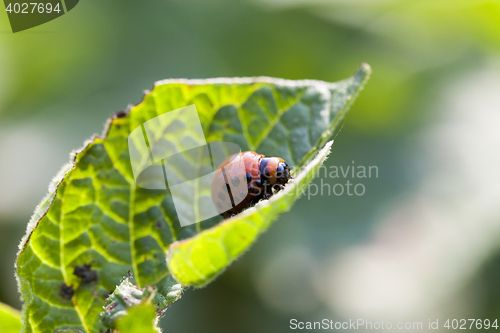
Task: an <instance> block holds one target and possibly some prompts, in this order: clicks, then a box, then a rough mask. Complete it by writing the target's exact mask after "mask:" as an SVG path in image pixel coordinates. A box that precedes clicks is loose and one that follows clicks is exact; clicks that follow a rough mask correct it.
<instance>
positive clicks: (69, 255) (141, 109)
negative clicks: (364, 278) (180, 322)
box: [16, 64, 370, 333]
mask: <svg viewBox="0 0 500 333" xmlns="http://www.w3.org/2000/svg"><path fill="white" fill-rule="evenodd" d="M369 74H370V67H369V66H368V65H366V64H362V65H361V66H360V68H359V69H358V70H357V71H356V73H355V74H354V75H353V76H352V77H350V78H348V79H346V80H344V81H341V82H338V83H326V82H321V81H312V80H303V81H288V80H282V79H273V78H266V77H258V78H236V79H227V78H221V79H206V80H166V81H160V82H158V83H156V85H155V86H154V88H153V89H152V90H151V91H149V92H147V93H146V95H145V97H144V100H143V101H142V102H141V103H140V104H138V105H137V106H134V107H131V108H130V109H129V110H128V111H122V112H118V113H116V114H115V115H114V116H113V117H112V118H111V119H110V120H109V122H108V124H107V126H106V129H105V132H104V134H103V136H102V137H97V136H94V137H93V138H92V139H91V140H89V141H88V142H87V143H86V144H85V146H84V147H83V148H82V149H81V150H79V151H77V152H75V153H74V154H73V155H72V158H71V161H70V163H69V164H68V165H66V166H65V167H63V169H62V170H61V171H60V173H59V174H58V175H57V176H56V177H55V178H54V180H53V182H52V183H51V185H50V186H49V194H48V195H47V197H46V198H45V199H44V200H42V202H41V203H40V205H39V206H38V207H37V208H36V210H35V213H34V214H33V217H32V218H31V220H30V222H29V224H28V227H27V232H26V236H25V237H24V238H23V240H22V241H21V244H20V246H19V254H18V259H17V262H16V267H17V277H18V281H19V288H20V291H21V294H22V298H23V300H24V306H23V314H22V315H23V319H24V320H23V328H22V331H23V332H54V331H57V330H65V329H73V330H79V331H81V332H96V333H97V332H100V331H105V330H106V327H105V326H104V324H103V322H102V320H101V316H100V313H101V311H102V310H103V305H104V303H105V300H106V299H107V297H108V296H109V295H110V293H112V292H113V291H115V288H116V286H117V285H118V284H119V283H120V281H122V277H123V276H124V275H125V274H126V273H127V272H128V271H130V272H132V275H133V279H131V283H133V284H134V285H136V286H137V287H138V288H141V289H143V288H145V287H146V286H151V287H154V288H155V291H156V296H155V299H156V300H157V304H155V307H156V309H157V310H158V309H163V308H165V307H166V306H167V305H169V304H170V303H171V302H173V301H175V300H177V299H178V297H179V295H180V287H179V283H178V282H180V283H181V284H184V285H195V286H201V285H204V284H206V283H207V282H209V281H211V280H212V279H213V278H214V277H215V276H217V275H218V274H219V273H220V272H221V271H222V270H223V269H224V268H225V267H226V266H227V265H228V264H229V263H231V261H232V260H234V258H236V257H237V256H238V255H239V254H241V253H242V252H243V251H244V250H245V249H247V248H248V246H249V245H250V244H251V243H252V242H253V241H254V240H255V239H256V237H257V236H258V235H259V234H260V233H261V232H262V231H263V230H265V229H266V228H267V227H268V226H269V224H270V223H271V222H272V221H273V220H274V219H275V218H276V216H277V215H278V214H279V213H281V212H283V211H285V210H288V209H289V208H290V207H291V205H292V203H293V201H294V200H295V199H296V198H297V197H298V196H299V195H300V192H301V190H302V189H303V188H304V186H306V185H307V183H308V182H309V181H310V180H311V179H312V177H313V176H314V173H315V170H316V168H317V167H318V166H319V165H320V164H321V163H322V161H323V160H324V158H325V157H326V155H327V154H328V152H329V149H330V145H331V143H328V141H329V140H330V138H331V137H332V134H333V133H334V131H335V129H336V128H337V125H338V124H339V123H340V121H341V120H342V118H343V116H344V114H345V113H346V111H347V110H348V108H349V106H350V104H351V103H352V102H353V100H354V98H355V97H356V95H357V93H358V92H359V90H360V89H361V88H362V86H363V84H364V83H365V82H366V80H367V79H368V76H369ZM193 104H194V105H195V106H196V109H197V113H198V116H199V118H200V120H201V126H202V130H203V135H204V136H205V139H206V141H207V142H213V141H222V142H232V143H235V144H237V145H239V147H241V149H242V150H243V151H244V150H254V151H257V152H259V153H261V154H265V155H269V156H279V157H282V158H283V159H285V160H286V161H287V162H288V163H289V164H290V165H291V166H292V167H293V168H294V169H293V170H294V171H293V173H294V177H295V179H294V180H293V182H291V183H290V184H289V185H287V189H286V191H283V192H282V193H280V194H278V195H276V196H274V197H273V198H272V199H271V200H269V201H263V202H261V203H259V204H257V205H256V206H255V207H253V208H251V209H248V210H246V211H244V212H243V213H241V214H238V215H237V216H235V217H233V218H231V219H228V220H226V221H224V222H222V223H219V222H220V219H217V218H216V219H211V220H209V221H204V222H201V223H197V224H193V225H189V226H187V227H181V226H180V224H179V219H178V217H177V214H176V210H175V207H174V203H173V199H172V196H171V194H170V191H169V190H168V189H167V190H165V189H156V190H151V189H144V188H141V187H139V186H137V185H136V182H135V178H134V174H133V170H132V166H131V162H130V155H129V145H128V142H129V141H128V137H129V135H130V134H131V133H132V131H133V130H135V129H137V128H139V127H140V126H141V125H143V124H144V123H145V122H147V121H149V120H151V119H153V118H155V117H157V116H159V115H163V114H165V113H167V112H170V111H173V110H177V109H179V108H183V107H186V106H190V105H193ZM177 125H178V127H177V130H179V129H180V128H182V126H186V125H188V124H183V123H182V121H181V120H179V121H178V122H177ZM180 134H181V135H189V133H180ZM208 195H209V194H208ZM167 257H168V265H167ZM171 273H173V276H174V277H175V279H174V278H173V277H172V274H171ZM176 280H177V281H178V282H177V281H176ZM143 310H144V309H142V308H141V310H137V311H143ZM144 311H147V310H144ZM160 312H161V311H160Z"/></svg>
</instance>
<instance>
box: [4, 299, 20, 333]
mask: <svg viewBox="0 0 500 333" xmlns="http://www.w3.org/2000/svg"><path fill="white" fill-rule="evenodd" d="M20 330H21V312H19V311H17V310H15V309H13V308H11V307H10V306H8V305H6V304H3V303H0V333H19V331H20Z"/></svg>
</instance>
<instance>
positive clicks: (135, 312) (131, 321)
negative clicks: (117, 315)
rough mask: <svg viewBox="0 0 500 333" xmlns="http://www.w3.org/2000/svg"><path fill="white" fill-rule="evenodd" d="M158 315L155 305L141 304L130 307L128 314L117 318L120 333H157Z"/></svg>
mask: <svg viewBox="0 0 500 333" xmlns="http://www.w3.org/2000/svg"><path fill="white" fill-rule="evenodd" d="M157 322H158V317H157V316H156V312H155V307H154V306H153V305H151V304H149V305H146V304H141V305H137V306H134V307H132V308H130V310H129V311H128V314H127V315H126V316H124V317H123V318H121V319H119V320H118V331H119V332H120V333H158V332H160V330H159V329H158V327H157Z"/></svg>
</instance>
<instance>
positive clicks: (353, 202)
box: [0, 0, 500, 332]
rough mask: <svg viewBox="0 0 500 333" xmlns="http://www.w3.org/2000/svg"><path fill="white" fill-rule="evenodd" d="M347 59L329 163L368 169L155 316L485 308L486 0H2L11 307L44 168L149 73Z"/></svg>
mask: <svg viewBox="0 0 500 333" xmlns="http://www.w3.org/2000/svg"><path fill="white" fill-rule="evenodd" d="M362 61H365V62H368V63H369V64H370V65H371V66H372V69H373V75H372V78H371V80H370V81H369V83H368V85H367V86H366V88H365V90H364V91H363V92H362V93H361V95H360V97H359V99H358V100H357V102H356V103H355V105H354V107H353V108H352V110H351V112H350V113H349V115H348V117H347V120H346V122H345V123H344V126H343V129H342V131H341V132H340V134H339V135H338V136H337V138H336V141H335V144H334V146H333V152H332V154H331V156H330V158H329V160H328V161H327V166H334V165H335V166H344V167H346V166H349V165H352V163H353V161H354V163H355V165H363V166H377V167H378V169H379V177H378V178H372V179H365V180H359V179H354V180H352V179H351V181H352V182H354V183H358V182H362V183H363V184H364V185H365V187H366V193H365V195H363V196H360V197H358V196H347V195H343V196H335V195H330V196H328V195H323V196H316V197H314V198H311V200H308V198H307V197H303V198H302V199H300V200H299V201H298V202H297V204H296V205H295V206H294V208H293V210H292V212H289V213H287V214H284V215H282V216H281V217H280V218H279V220H278V221H277V222H276V223H275V224H274V225H273V226H272V227H271V229H270V231H269V232H268V233H266V234H265V235H264V236H263V237H261V238H260V239H259V241H258V243H257V244H256V245H255V246H254V247H253V248H252V250H251V251H249V252H248V253H246V254H245V255H244V256H243V257H242V258H241V259H240V260H239V261H238V262H236V263H235V264H234V265H232V266H231V267H230V268H229V269H228V270H227V272H226V273H225V274H223V275H222V276H221V277H220V278H219V279H217V280H216V281H215V282H214V283H212V284H210V285H209V286H208V287H206V288H204V289H200V290H192V289H190V290H188V291H187V292H185V294H184V296H183V297H182V300H180V301H179V302H177V303H175V304H174V305H172V306H171V308H170V309H169V310H168V311H167V312H166V315H165V317H164V318H163V319H162V325H163V327H165V328H166V327H168V330H167V329H165V331H168V332H288V331H290V328H289V321H290V319H292V318H296V319H297V320H301V321H314V320H321V319H323V318H329V319H332V320H341V321H342V320H348V319H358V318H364V319H368V320H372V321H382V320H383V321H385V322H387V321H393V322H397V321H403V322H404V321H422V322H423V323H424V327H425V325H426V324H427V322H428V320H429V319H432V320H435V319H438V318H439V319H440V320H446V319H447V318H451V319H452V318H483V319H484V318H489V319H494V318H498V317H500V285H499V283H498V281H499V280H500V246H499V245H500V242H499V241H498V239H499V236H500V205H499V203H500V187H499V186H498V185H499V184H500V174H499V172H498V171H499V169H500V168H499V165H500V2H499V1H498V0H495V1H493V0H491V1H486V0H467V1H466V0H453V1H451V0H429V1H427V0H426V1H423V0H414V1H410V0H380V1H374V0H372V1H370V0H331V1H328V0H293V1H287V0H258V1H250V0H247V1H244V0H227V1H225V0H215V1H206V0H205V1H203V0H174V1H160V0H158V1H130V0H124V1H120V2H118V1H97V0H86V1H81V2H80V3H79V5H78V6H77V7H76V8H75V9H74V10H72V11H71V12H70V13H68V14H67V15H64V16H63V17H61V18H59V19H56V20H54V21H52V22H49V23H47V24H44V25H42V26H39V27H36V28H33V29H30V30H27V31H24V32H20V33H16V34H12V33H11V31H10V26H9V23H8V19H7V15H6V13H5V12H4V13H3V14H0V73H1V75H0V302H4V303H7V304H10V305H12V306H14V307H16V308H20V306H21V304H20V301H19V296H18V293H17V287H16V282H15V278H14V268H13V263H14V261H15V256H16V251H17V244H18V242H19V240H20V239H21V237H22V235H23V234H24V230H25V226H26V224H27V221H28V219H29V217H30V214H31V212H32V211H33V209H34V207H35V206H36V204H37V203H38V202H39V201H40V199H41V198H42V197H43V196H44V194H45V191H46V188H47V185H48V183H49V181H50V179H51V177H52V176H54V175H55V174H56V172H57V171H58V169H59V168H60V166H61V165H63V164H64V163H65V162H67V160H68V154H69V152H70V151H71V150H72V149H75V148H79V147H81V146H82V143H83V141H84V140H85V139H86V138H89V137H90V136H91V134H93V133H101V131H102V128H103V124H104V122H105V120H106V119H107V118H108V117H109V116H110V115H111V114H112V113H114V112H115V111H118V110H122V109H125V108H126V107H127V104H129V103H130V104H136V103H138V102H139V101H140V100H141V97H142V92H143V90H145V89H149V88H150V87H151V86H152V84H153V82H154V81H157V80H160V79H166V78H207V77H221V76H228V77H233V76H259V75H265V76H274V77H283V78H287V79H304V78H308V79H319V80H325V81H336V80H340V79H343V78H345V77H347V76H349V75H350V74H351V73H352V72H353V71H354V70H355V68H356V67H357V66H358V65H359V63H360V62H362ZM345 181H346V179H323V182H328V183H330V184H335V183H339V182H340V183H345ZM320 182H321V179H316V181H315V183H316V184H320ZM441 326H442V325H441Z"/></svg>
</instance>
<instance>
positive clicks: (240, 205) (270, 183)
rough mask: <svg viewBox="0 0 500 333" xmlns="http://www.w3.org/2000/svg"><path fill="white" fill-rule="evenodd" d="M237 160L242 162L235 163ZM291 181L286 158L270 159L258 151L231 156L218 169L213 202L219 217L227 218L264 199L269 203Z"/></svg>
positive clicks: (215, 177) (214, 178)
mask: <svg viewBox="0 0 500 333" xmlns="http://www.w3.org/2000/svg"><path fill="white" fill-rule="evenodd" d="M237 157H239V159H236V158H237ZM236 160H238V161H239V162H238V163H236V162H234V161H236ZM237 164H238V165H240V167H239V166H238V165H237ZM241 165H243V166H244V167H241ZM290 179H292V177H291V175H290V167H289V166H288V164H287V163H286V162H285V161H284V160H283V159H282V158H279V157H266V156H265V155H262V154H258V153H256V152H254V151H246V152H242V153H239V154H235V155H232V156H230V157H229V158H228V159H226V160H225V161H224V162H222V163H221V164H220V165H219V166H218V167H217V169H216V171H215V173H214V176H213V178H212V183H211V188H212V201H213V203H214V204H215V207H216V209H217V211H218V212H219V214H220V215H222V216H223V217H224V218H227V217H230V216H232V215H235V214H238V213H240V212H241V211H243V210H244V209H246V208H248V207H251V206H253V205H254V204H256V203H257V202H258V201H259V200H261V199H269V198H270V197H271V196H272V195H273V194H274V193H275V192H277V191H281V190H283V189H284V185H285V184H286V183H288V181H289V180H290ZM229 182H230V183H231V186H230V184H229ZM244 186H246V189H247V190H246V191H245V189H244Z"/></svg>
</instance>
